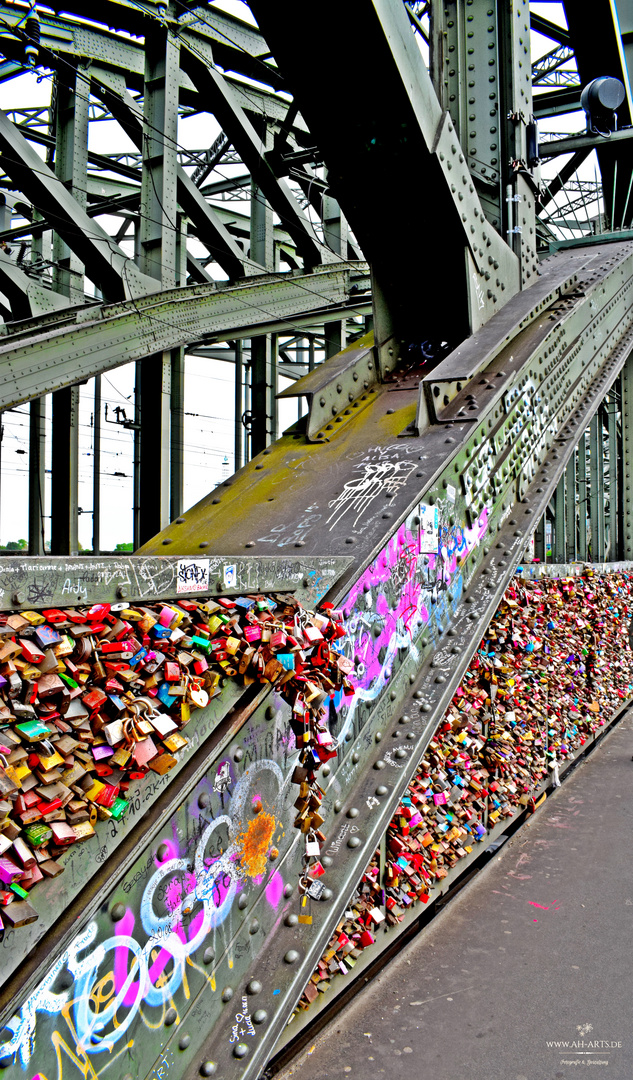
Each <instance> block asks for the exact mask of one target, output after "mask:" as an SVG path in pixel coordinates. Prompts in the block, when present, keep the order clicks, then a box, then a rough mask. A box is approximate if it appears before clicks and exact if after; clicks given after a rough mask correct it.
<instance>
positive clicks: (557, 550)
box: [552, 473, 567, 563]
mask: <svg viewBox="0 0 633 1080" xmlns="http://www.w3.org/2000/svg"><path fill="white" fill-rule="evenodd" d="M553 502H554V542H553V544H552V560H553V562H555V563H562V562H565V556H566V552H567V548H566V539H565V526H566V517H567V515H566V512H565V473H563V475H562V476H561V478H560V480H559V481H558V487H557V488H556V491H555V493H554V499H553Z"/></svg>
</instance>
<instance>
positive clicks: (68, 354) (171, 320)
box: [0, 264, 369, 407]
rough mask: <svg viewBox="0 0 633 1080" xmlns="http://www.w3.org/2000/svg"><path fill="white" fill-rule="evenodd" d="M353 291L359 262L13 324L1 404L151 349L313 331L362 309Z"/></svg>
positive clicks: (4, 344) (1, 369)
mask: <svg viewBox="0 0 633 1080" xmlns="http://www.w3.org/2000/svg"><path fill="white" fill-rule="evenodd" d="M363 275H364V276H363ZM358 285H360V286H361V287H362V288H364V289H366V288H367V287H368V285H369V279H368V276H367V269H366V267H365V266H364V264H359V265H358V268H357V269H355V270H354V271H352V270H351V269H349V268H348V267H341V268H336V267H327V268H326V267H323V268H322V269H321V270H318V271H314V272H313V273H311V274H279V275H270V276H266V277H264V278H263V279H262V278H258V279H252V283H251V284H241V285H233V286H228V287H226V288H222V289H219V288H217V287H216V286H215V283H213V284H208V285H204V284H203V285H192V286H186V287H180V288H178V289H173V290H171V291H168V292H166V293H161V294H160V295H158V296H147V297H141V298H139V299H138V300H135V301H134V302H129V303H123V304H113V305H101V304H95V305H93V306H92V307H89V308H85V309H79V312H77V310H72V311H70V312H69V313H68V315H67V316H65V317H63V316H62V321H61V322H59V323H57V324H54V323H53V322H52V321H51V320H52V316H49V317H45V318H44V321H43V322H37V321H34V322H30V323H26V324H18V325H20V326H21V330H20V333H14V334H13V335H11V336H10V337H8V338H7V337H5V338H0V373H1V375H2V379H1V380H0V404H1V405H2V407H6V406H8V405H9V404H16V403H17V402H19V401H28V400H30V399H31V398H32V397H37V396H39V395H40V394H42V393H49V392H50V391H52V390H56V389H58V388H59V387H60V386H65V385H69V384H70V383H72V382H76V381H77V379H86V378H90V377H91V376H92V375H96V374H98V373H100V372H103V371H107V370H108V369H109V368H113V367H117V366H119V365H120V364H124V363H126V362H127V361H129V360H139V359H142V358H143V357H145V356H150V355H152V353H155V352H156V349H157V348H160V349H171V348H175V347H176V346H178V345H188V344H190V343H192V342H195V341H198V342H199V341H203V340H208V341H209V342H210V341H212V340H214V341H226V340H228V339H232V338H235V337H240V338H244V337H252V334H253V329H254V328H258V329H260V331H261V332H262V333H269V332H275V331H276V330H284V329H285V328H287V327H288V326H295V325H296V324H297V321H299V322H301V321H302V320H305V321H306V322H307V323H309V324H310V325H313V324H314V323H318V322H322V321H324V320H325V319H327V318H331V317H333V316H334V315H335V314H337V313H338V312H343V311H345V310H347V311H349V312H350V313H354V312H355V311H356V310H361V311H362V310H363V306H362V305H361V306H360V308H359V301H358V299H357V293H356V292H354V293H353V294H352V295H351V296H350V292H351V290H352V289H353V288H355V287H358ZM359 299H360V297H359ZM365 307H366V302H365ZM5 403H6V404H5Z"/></svg>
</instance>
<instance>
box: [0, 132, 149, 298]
mask: <svg viewBox="0 0 633 1080" xmlns="http://www.w3.org/2000/svg"><path fill="white" fill-rule="evenodd" d="M0 153H1V155H2V158H1V160H2V167H3V169H4V171H5V172H6V173H7V174H8V175H9V176H10V177H11V178H12V179H13V180H14V181H15V183H16V184H17V185H18V186H19V188H20V190H22V191H24V192H25V194H26V195H27V196H28V197H29V198H30V199H31V201H32V202H33V204H34V205H35V206H36V207H37V208H38V209H40V210H42V212H43V213H44V214H46V215H48V216H49V217H50V219H51V221H54V222H55V228H56V231H57V232H58V233H59V235H60V236H62V237H63V238H64V240H65V241H66V243H67V244H68V247H69V248H71V250H72V251H74V252H75V253H76V254H77V255H78V256H79V257H80V258H81V259H82V261H83V262H84V263H85V262H88V263H89V264H90V276H91V278H92V280H93V281H94V282H95V284H96V285H97V286H98V287H99V288H100V289H102V291H103V293H104V294H105V295H106V296H107V297H108V298H109V299H112V300H118V299H123V298H125V297H130V296H141V295H146V294H147V293H152V292H157V291H158V290H159V289H160V283H159V282H158V281H156V280H155V279H154V278H152V277H149V276H148V275H147V274H143V273H141V272H140V271H139V269H138V267H137V266H136V264H135V262H134V260H133V259H130V258H129V257H128V256H127V255H126V254H125V252H123V251H122V250H121V248H120V247H119V246H118V244H115V242H114V241H113V240H112V239H111V237H110V236H108V234H107V233H106V232H105V230H104V229H102V228H101V226H100V225H98V224H97V222H95V221H93V220H92V219H91V218H89V217H88V215H87V214H86V212H85V211H84V210H82V209H81V206H80V204H79V203H78V202H77V200H76V199H74V198H73V197H72V195H71V194H70V193H69V192H68V190H67V189H66V187H65V186H64V184H63V182H62V181H61V180H59V179H58V178H57V177H56V176H55V174H54V173H53V172H52V171H51V170H50V169H49V168H48V167H47V165H46V164H45V163H44V162H43V161H42V159H41V158H40V157H39V155H38V154H37V153H36V152H35V150H34V149H33V147H32V146H30V144H29V143H28V142H27V140H26V139H25V138H24V137H23V136H22V135H20V133H19V131H18V129H17V128H16V127H15V125H14V124H12V123H11V121H10V120H9V119H8V118H7V116H6V115H5V114H4V113H3V112H0Z"/></svg>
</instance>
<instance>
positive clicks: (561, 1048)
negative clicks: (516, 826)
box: [278, 713, 633, 1080]
mask: <svg viewBox="0 0 633 1080" xmlns="http://www.w3.org/2000/svg"><path fill="white" fill-rule="evenodd" d="M632 753H633V713H629V714H628V715H627V717H626V718H625V719H624V720H623V721H622V722H621V723H620V724H619V726H618V727H617V728H616V729H615V730H614V731H612V732H611V733H610V734H609V735H608V736H607V737H606V738H605V739H604V741H603V742H602V744H601V745H600V746H599V747H598V748H597V749H596V750H595V751H594V753H593V754H592V755H591V756H590V757H589V759H588V760H587V761H586V762H584V763H583V764H581V765H579V766H578V767H577V768H576V770H575V772H574V773H573V774H572V775H571V776H570V777H569V779H568V780H567V781H566V782H565V783H564V784H563V786H562V787H561V788H560V789H559V790H558V791H557V792H555V793H554V795H553V796H550V798H548V800H547V801H546V803H545V804H544V805H543V806H542V807H541V808H540V809H539V810H538V811H537V813H536V814H535V815H534V817H533V818H531V819H530V823H529V824H527V825H525V826H524V827H523V828H522V829H521V830H520V831H519V832H517V833H516V835H515V836H514V837H513V838H512V839H511V840H509V841H508V842H507V843H506V844H505V846H504V847H503V848H502V849H501V851H500V852H499V855H498V856H495V857H494V859H493V860H492V861H491V863H490V864H489V865H488V866H487V867H486V868H485V869H484V870H482V871H481V873H480V874H479V875H478V876H477V878H476V879H474V880H473V882H471V883H470V884H469V885H467V886H466V888H465V889H464V890H463V891H462V893H461V894H460V895H458V896H457V897H456V898H455V900H454V901H452V903H450V904H449V905H448V906H447V908H446V909H445V911H444V912H442V914H440V915H439V916H438V917H437V918H436V919H434V920H433V922H432V923H431V924H430V926H429V927H428V928H427V929H426V930H424V931H423V932H422V933H421V934H419V935H418V936H417V938H416V939H415V941H413V942H412V943H411V944H410V945H408V946H407V947H405V948H404V949H403V950H402V952H401V953H400V954H399V955H398V956H397V957H396V959H395V960H393V961H392V962H391V963H390V964H389V965H388V966H387V967H386V968H385V969H384V971H383V972H382V973H381V974H380V975H379V976H378V977H377V978H376V979H375V980H374V981H373V982H372V983H371V984H369V986H368V987H367V988H365V989H364V990H363V991H362V992H361V993H359V994H358V995H357V996H356V997H355V999H354V1000H353V1002H352V1003H351V1004H350V1005H348V1006H346V1007H345V1008H344V1009H342V1010H341V1011H340V1012H339V1013H338V1015H337V1016H336V1017H335V1018H334V1020H333V1021H332V1022H331V1023H330V1024H329V1026H328V1027H327V1028H325V1029H324V1030H323V1031H322V1032H321V1033H320V1035H319V1036H318V1037H317V1038H316V1039H315V1041H314V1045H311V1046H310V1047H309V1048H308V1049H307V1050H305V1051H304V1052H303V1053H302V1054H301V1055H300V1056H299V1057H298V1058H297V1059H295V1061H294V1062H293V1063H292V1064H291V1065H289V1066H287V1067H286V1069H285V1070H284V1071H283V1072H282V1073H281V1074H279V1078H278V1080H281V1078H283V1080H289V1078H290V1077H291V1076H294V1075H296V1076H297V1078H299V1077H300V1080H326V1078H327V1080H334V1078H336V1077H345V1076H347V1075H349V1074H350V1073H351V1074H353V1076H354V1078H361V1077H362V1078H373V1077H376V1076H385V1077H386V1078H388V1080H401V1078H402V1080H555V1078H556V1080H558V1078H565V1080H566V1078H568V1077H578V1076H581V1077H583V1076H584V1077H586V1076H587V1074H588V1073H589V1075H593V1076H598V1077H603V1078H604V1080H633V955H632V954H633V872H632V868H633V859H632V849H633V762H632V761H631V754H632Z"/></svg>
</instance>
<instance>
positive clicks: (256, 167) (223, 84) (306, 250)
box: [181, 43, 338, 266]
mask: <svg viewBox="0 0 633 1080" xmlns="http://www.w3.org/2000/svg"><path fill="white" fill-rule="evenodd" d="M181 65H182V67H183V69H184V70H185V71H186V73H187V74H188V75H189V77H190V78H191V80H192V82H193V83H194V85H195V86H196V88H197V90H198V92H199V93H200V94H201V95H202V96H203V98H204V99H205V100H206V101H207V102H208V107H209V109H210V110H211V111H212V112H213V113H214V115H215V116H216V117H217V119H218V122H219V123H220V124H221V126H222V128H223V130H224V131H226V133H227V135H228V136H229V138H230V140H231V142H232V143H233V145H234V146H235V148H236V150H237V151H238V153H239V154H240V156H241V158H242V161H243V162H244V164H245V165H246V167H247V169H249V171H250V173H251V175H252V177H253V180H254V181H255V183H256V184H257V186H258V187H259V188H261V190H262V191H263V193H264V195H265V196H266V199H267V200H268V202H270V204H271V206H272V207H273V209H274V210H275V211H276V212H277V214H278V215H279V217H280V219H281V222H282V224H283V225H284V226H285V228H287V229H288V232H289V233H290V235H291V236H292V238H293V240H294V242H295V244H296V245H297V251H298V252H299V254H300V255H301V257H302V258H303V260H304V262H305V264H306V266H315V265H319V264H320V263H325V262H336V261H338V260H337V258H336V256H335V255H334V253H333V252H331V251H330V249H329V248H327V247H326V246H325V245H324V244H323V243H321V242H320V241H319V239H318V237H317V236H316V233H315V232H314V229H313V228H312V225H311V223H310V221H309V220H308V218H307V217H306V216H305V214H304V213H303V210H302V209H301V207H300V206H299V204H298V202H297V200H296V199H295V197H294V195H293V194H292V192H291V190H290V188H289V187H288V185H287V184H286V183H285V181H284V180H281V179H278V178H277V177H276V176H275V174H274V172H273V170H272V169H271V167H270V165H269V164H268V162H267V160H266V146H265V144H264V143H263V141H262V139H261V138H260V137H259V135H258V134H257V132H256V130H255V128H254V127H253V125H252V123H251V121H250V120H249V119H248V117H247V115H246V113H245V112H244V110H243V108H242V106H241V105H240V103H239V101H238V99H237V97H236V96H235V94H234V93H233V90H232V87H231V86H230V85H229V84H228V83H227V81H226V79H225V78H224V76H223V75H221V73H220V72H219V71H218V70H217V69H216V68H215V67H214V66H213V61H212V58H211V57H210V56H208V57H201V56H200V55H199V53H198V51H196V52H195V53H194V52H193V51H192V50H191V48H189V46H188V45H187V44H186V43H185V47H184V48H183V51H182V56H181Z"/></svg>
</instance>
